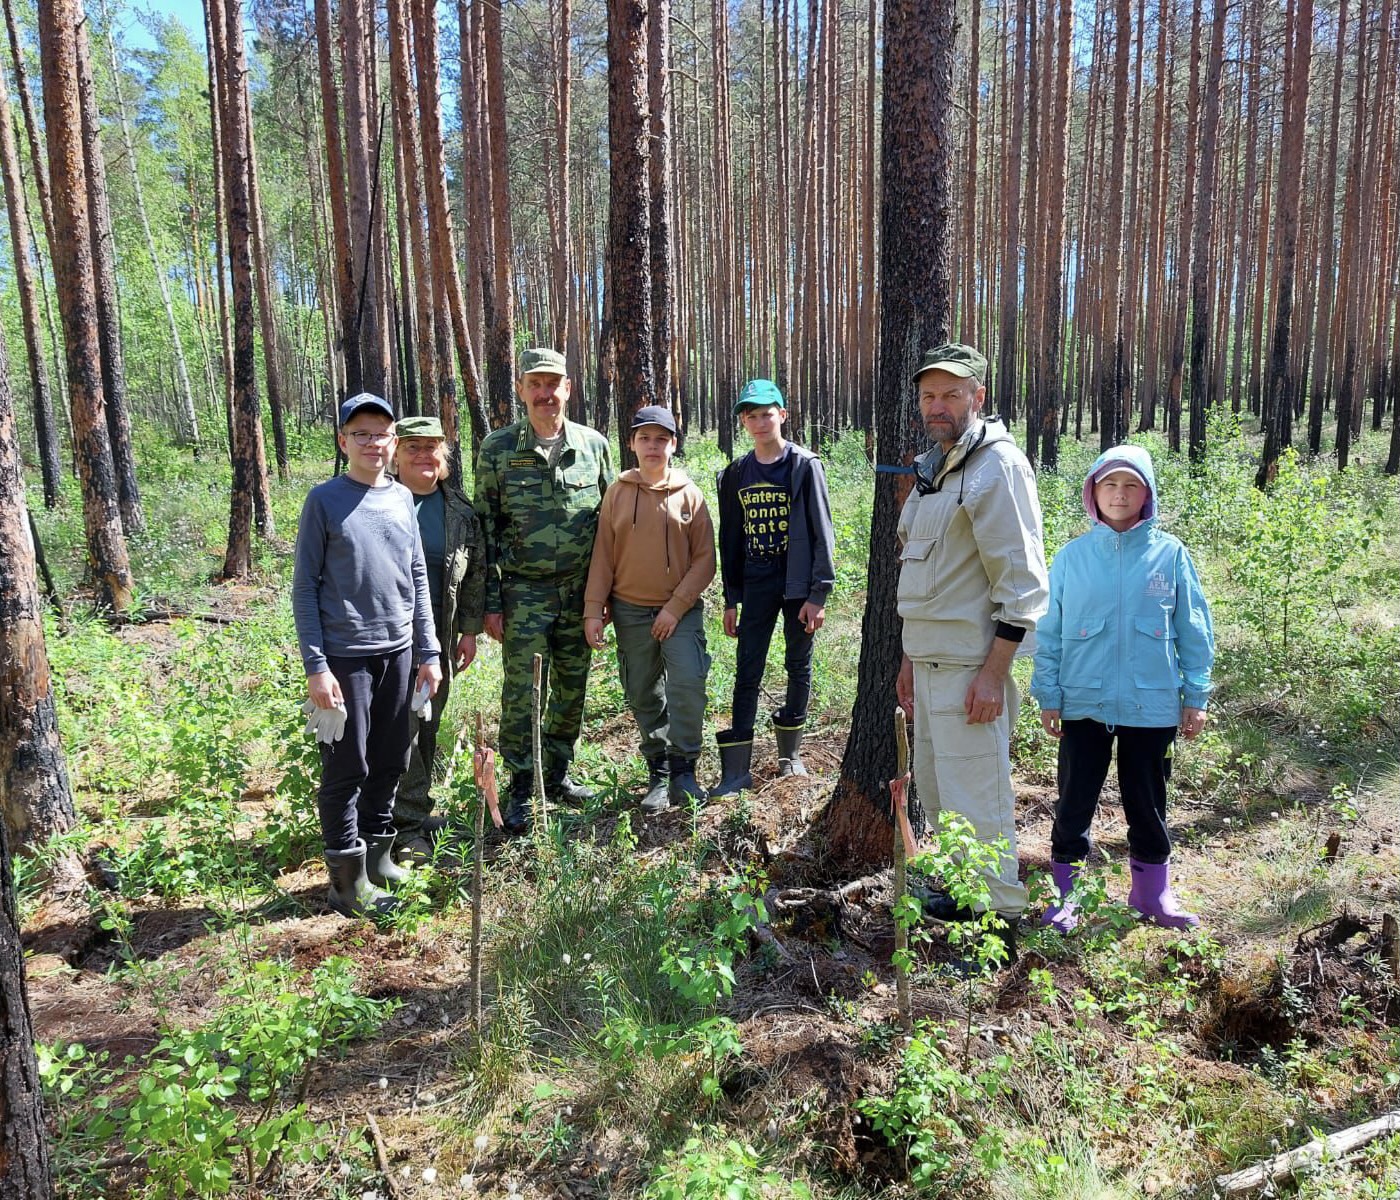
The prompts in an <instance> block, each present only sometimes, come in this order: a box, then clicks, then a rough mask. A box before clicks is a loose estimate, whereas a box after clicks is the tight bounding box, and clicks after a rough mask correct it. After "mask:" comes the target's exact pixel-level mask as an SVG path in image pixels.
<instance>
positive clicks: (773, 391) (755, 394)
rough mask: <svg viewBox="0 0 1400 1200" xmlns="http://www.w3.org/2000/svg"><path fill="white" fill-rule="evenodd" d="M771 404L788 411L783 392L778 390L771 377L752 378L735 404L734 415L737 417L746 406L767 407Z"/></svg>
mask: <svg viewBox="0 0 1400 1200" xmlns="http://www.w3.org/2000/svg"><path fill="white" fill-rule="evenodd" d="M769 405H772V406H773V407H774V408H781V409H782V410H783V411H784V412H787V405H786V404H785V403H783V394H782V392H780V391H778V385H777V384H776V383H774V382H773V381H772V380H771V379H750V380H749V381H748V383H746V384H744V390H743V391H742V392H740V393H739V399H738V400H737V401H736V402H735V404H734V415H735V416H736V417H737V416H738V415H739V414H740V413H741V412H743V411H744V409H746V408H767V407H768V406H769Z"/></svg>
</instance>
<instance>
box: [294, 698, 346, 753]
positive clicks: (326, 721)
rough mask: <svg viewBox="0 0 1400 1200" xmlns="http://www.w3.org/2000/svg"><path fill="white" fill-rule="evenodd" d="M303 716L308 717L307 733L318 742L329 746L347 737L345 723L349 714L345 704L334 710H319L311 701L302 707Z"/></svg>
mask: <svg viewBox="0 0 1400 1200" xmlns="http://www.w3.org/2000/svg"><path fill="white" fill-rule="evenodd" d="M301 711H302V715H303V716H305V717H306V732H307V733H309V734H311V735H312V736H313V737H314V738H315V739H316V740H317V741H318V742H320V743H322V744H323V745H326V746H329V745H331V744H333V743H335V742H338V741H340V739H341V738H342V737H343V736H344V735H345V721H346V718H347V717H348V716H349V714H348V713H347V712H346V711H345V705H344V704H337V705H336V706H335V707H334V708H319V707H317V705H316V704H315V703H314V702H313V701H311V700H308V701H306V703H305V704H303V705H302V706H301Z"/></svg>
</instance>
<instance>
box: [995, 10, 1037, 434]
mask: <svg viewBox="0 0 1400 1200" xmlns="http://www.w3.org/2000/svg"><path fill="white" fill-rule="evenodd" d="M1028 23H1029V0H1016V33H1015V43H1014V44H1015V52H1014V53H1015V57H1014V59H1013V64H1014V65H1013V69H1012V74H1011V96H1010V98H1009V103H1010V107H1011V140H1010V142H1009V143H1008V150H1007V157H1006V159H1005V161H1004V163H1003V167H1002V170H1003V172H1004V175H1003V178H1002V208H1001V221H1002V225H1001V236H1002V246H1001V280H1000V282H1001V336H1000V339H999V341H998V348H997V371H996V376H995V380H996V404H997V411H998V412H999V413H1001V415H1002V417H1003V419H1005V420H1007V421H1010V420H1011V419H1012V418H1013V417H1014V416H1015V415H1016V409H1017V404H1016V400H1017V396H1018V395H1019V388H1020V382H1019V380H1018V379H1017V377H1016V353H1017V347H1016V335H1017V326H1016V322H1017V318H1018V316H1019V314H1020V279H1021V259H1020V256H1021V145H1022V140H1023V130H1024V126H1025V118H1026V56H1027V54H1028V48H1027V47H1028V40H1027V39H1028V33H1027V29H1028Z"/></svg>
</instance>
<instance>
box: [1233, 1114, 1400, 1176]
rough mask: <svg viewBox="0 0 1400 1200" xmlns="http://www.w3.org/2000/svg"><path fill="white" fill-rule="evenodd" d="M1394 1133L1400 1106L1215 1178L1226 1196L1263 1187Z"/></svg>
mask: <svg viewBox="0 0 1400 1200" xmlns="http://www.w3.org/2000/svg"><path fill="white" fill-rule="evenodd" d="M1392 1133H1400V1108H1397V1109H1394V1110H1393V1111H1391V1112H1388V1113H1386V1114H1385V1116H1383V1117H1377V1118H1376V1119H1375V1120H1374V1121H1367V1122H1365V1123H1364V1124H1361V1125H1353V1126H1352V1127H1351V1128H1350V1129H1343V1130H1341V1131H1340V1132H1338V1133H1332V1134H1328V1136H1327V1137H1323V1138H1314V1139H1313V1140H1312V1141H1311V1142H1309V1143H1308V1144H1307V1145H1306V1146H1299V1147H1298V1148H1297V1149H1296V1150H1288V1151H1285V1152H1284V1153H1283V1154H1276V1155H1274V1156H1273V1157H1272V1158H1270V1159H1266V1160H1265V1161H1264V1162H1262V1163H1257V1164H1255V1165H1254V1166H1252V1167H1249V1168H1247V1169H1245V1170H1243V1171H1235V1172H1234V1173H1233V1174H1230V1175H1219V1176H1217V1177H1216V1180H1215V1190H1216V1191H1217V1192H1218V1193H1219V1194H1221V1195H1224V1196H1230V1195H1233V1194H1234V1193H1236V1192H1247V1191H1249V1190H1250V1189H1251V1188H1257V1187H1263V1186H1264V1184H1266V1183H1282V1182H1284V1181H1285V1180H1289V1179H1292V1178H1293V1177H1294V1176H1296V1175H1298V1174H1299V1173H1300V1172H1305V1171H1308V1170H1311V1169H1312V1168H1313V1167H1316V1166H1317V1165H1318V1164H1319V1163H1321V1162H1324V1161H1330V1160H1334V1159H1338V1158H1341V1157H1343V1156H1344V1155H1347V1154H1350V1153H1351V1152H1352V1151H1353V1150H1358V1149H1360V1148H1361V1147H1362V1146H1364V1145H1366V1144H1367V1143H1368V1142H1373V1141H1375V1140H1376V1139H1377V1138H1379V1137H1386V1136H1387V1135H1389V1134H1392Z"/></svg>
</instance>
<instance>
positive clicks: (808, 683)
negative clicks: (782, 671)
mask: <svg viewBox="0 0 1400 1200" xmlns="http://www.w3.org/2000/svg"><path fill="white" fill-rule="evenodd" d="M786 584H787V561H786V560H785V559H778V560H777V561H776V562H774V563H754V562H749V563H745V564H744V598H743V600H742V601H741V602H740V609H739V649H738V654H737V658H736V661H735V665H734V704H733V710H732V715H731V716H730V720H729V725H730V728H731V729H732V730H733V731H734V732H735V734H737V735H740V736H741V737H748V736H750V735H752V733H753V727H754V720H755V718H756V717H757V716H758V690H759V687H760V686H761V685H762V683H763V668H764V667H765V666H766V665H767V662H768V643H769V642H771V641H772V640H773V629H774V627H775V626H776V625H777V623H778V616H779V614H781V615H782V618H783V639H784V641H785V642H786V650H787V652H786V654H785V655H784V657H783V665H784V667H785V668H786V670H787V699H786V701H785V702H784V704H783V707H782V708H781V709H780V710H779V712H778V716H779V718H780V719H781V720H782V721H784V722H785V723H787V724H793V725H798V724H801V723H802V722H803V721H805V720H806V719H807V702H808V701H809V700H810V699H811V698H812V638H813V635H812V634H810V633H808V632H807V628H806V626H804V625H803V624H802V622H801V621H799V620H798V619H797V614H798V613H799V612H801V611H802V606H803V605H804V604H806V603H807V601H806V598H805V597H804V598H803V599H801V600H785V599H784V598H783V589H784V587H785V586H786Z"/></svg>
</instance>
